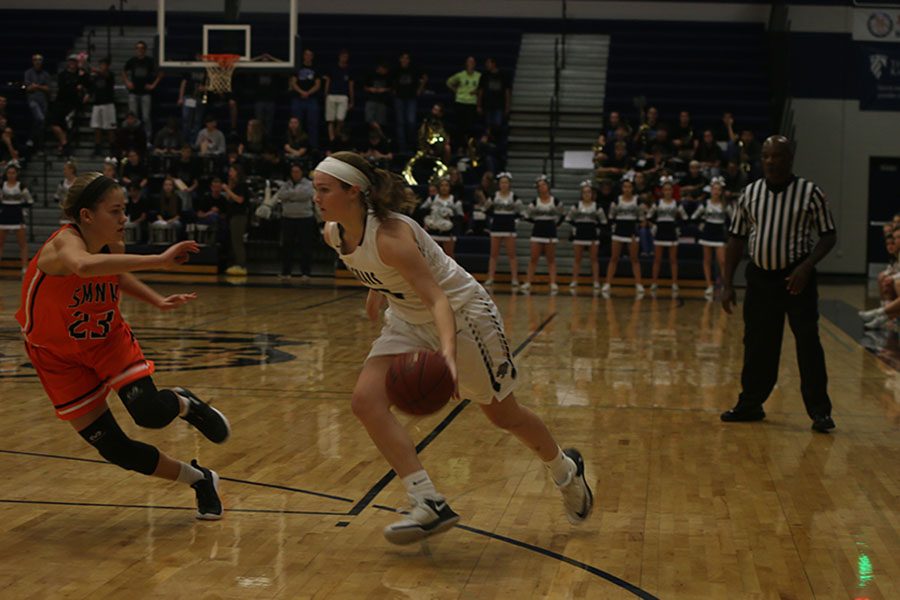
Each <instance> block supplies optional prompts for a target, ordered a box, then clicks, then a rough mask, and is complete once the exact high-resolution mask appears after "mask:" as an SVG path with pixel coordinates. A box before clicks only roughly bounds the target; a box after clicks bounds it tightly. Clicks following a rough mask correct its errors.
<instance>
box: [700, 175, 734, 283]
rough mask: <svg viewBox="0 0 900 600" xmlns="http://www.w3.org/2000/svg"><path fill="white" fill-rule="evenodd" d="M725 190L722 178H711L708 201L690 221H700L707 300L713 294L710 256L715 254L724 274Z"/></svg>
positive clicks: (720, 270) (727, 211) (726, 212)
mask: <svg viewBox="0 0 900 600" xmlns="http://www.w3.org/2000/svg"><path fill="white" fill-rule="evenodd" d="M724 189H725V178H724V177H713V178H712V181H710V183H709V194H710V196H709V199H708V200H707V201H706V202H705V203H703V204H701V205H700V206H699V207H698V208H697V210H696V211H694V214H693V215H691V219H693V220H695V221H696V220H699V219H702V220H703V223H702V224H701V225H700V245H701V246H703V277H704V278H705V279H706V291H705V292H704V293H703V295H704V296H706V298H707V299H708V300H711V299H712V297H713V294H715V290H716V288H715V286H714V280H713V276H712V255H713V252H715V253H716V262H717V263H718V264H719V274H720V275H721V274H722V273H724V272H725V221H726V220H727V219H728V217H729V216H730V215H729V207H727V206H725V202H724V201H723V198H722V194H723V191H724Z"/></svg>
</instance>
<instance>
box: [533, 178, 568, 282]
mask: <svg viewBox="0 0 900 600" xmlns="http://www.w3.org/2000/svg"><path fill="white" fill-rule="evenodd" d="M535 186H536V187H537V192H538V197H537V198H535V199H534V201H533V202H532V203H531V204H529V205H528V207H527V208H526V213H527V215H528V220H529V221H531V222H532V223H534V227H533V228H532V230H531V260H530V261H529V262H528V278H527V280H526V281H525V285H523V286H522V291H523V292H524V293H526V294H527V293H528V292H530V291H531V281H532V280H533V279H534V271H535V269H536V268H537V263H538V260H540V258H541V255H542V254H543V255H544V256H546V257H547V270H548V271H549V272H550V293H551V294H555V293H557V292H558V291H559V286H558V285H556V243H557V242H558V241H559V238H558V237H557V232H556V228H557V226H558V225H559V224H560V223H561V222H562V221H563V219H564V218H565V208H564V207H563V205H562V203H561V202H560V201H559V200H557V199H556V198H554V197H553V196H551V195H550V181H549V180H548V179H547V176H546V175H541V176H540V177H538V178H537V183H536V184H535Z"/></svg>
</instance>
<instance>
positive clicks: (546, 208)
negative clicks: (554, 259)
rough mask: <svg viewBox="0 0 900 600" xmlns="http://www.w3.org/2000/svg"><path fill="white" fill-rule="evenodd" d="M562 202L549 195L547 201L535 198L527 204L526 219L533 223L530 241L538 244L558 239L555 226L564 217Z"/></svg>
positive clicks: (554, 241) (551, 242)
mask: <svg viewBox="0 0 900 600" xmlns="http://www.w3.org/2000/svg"><path fill="white" fill-rule="evenodd" d="M564 211H565V208H563V205H562V203H561V202H560V201H559V200H557V199H556V198H554V197H553V196H550V201H549V202H544V201H543V200H541V199H540V198H535V199H534V202H532V203H531V204H529V205H528V219H529V220H530V221H531V222H532V223H534V228H533V229H532V230H531V241H532V242H537V243H539V244H555V243H557V242H558V241H559V237H558V236H557V231H556V228H557V226H558V225H559V224H560V223H561V222H562V221H563V219H564V218H565V212H564Z"/></svg>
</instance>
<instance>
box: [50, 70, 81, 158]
mask: <svg viewBox="0 0 900 600" xmlns="http://www.w3.org/2000/svg"><path fill="white" fill-rule="evenodd" d="M87 86H88V79H87V74H86V73H85V72H84V71H83V70H81V69H79V67H78V56H77V55H75V54H70V55H69V58H68V59H67V60H66V68H65V69H64V70H63V71H62V72H61V73H60V74H59V76H58V77H57V90H56V100H55V101H54V102H53V105H52V106H51V107H50V129H51V130H52V131H53V135H55V136H56V141H57V142H58V143H59V148H58V152H59V154H60V155H66V154H68V152H69V137H68V134H69V128H70V127H71V123H72V120H71V119H72V118H73V115H74V113H75V112H76V111H77V110H78V109H79V108H81V105H82V103H83V102H84V100H85V98H86V97H87Z"/></svg>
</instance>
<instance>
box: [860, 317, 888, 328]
mask: <svg viewBox="0 0 900 600" xmlns="http://www.w3.org/2000/svg"><path fill="white" fill-rule="evenodd" d="M890 320H891V318H890V317H888V316H887V315H878V316H876V317H875V318H874V319H872V320H871V321H867V322H865V323H863V328H865V329H881V328H882V327H884V326H885V325H887V324H888V323H889V322H890Z"/></svg>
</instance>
